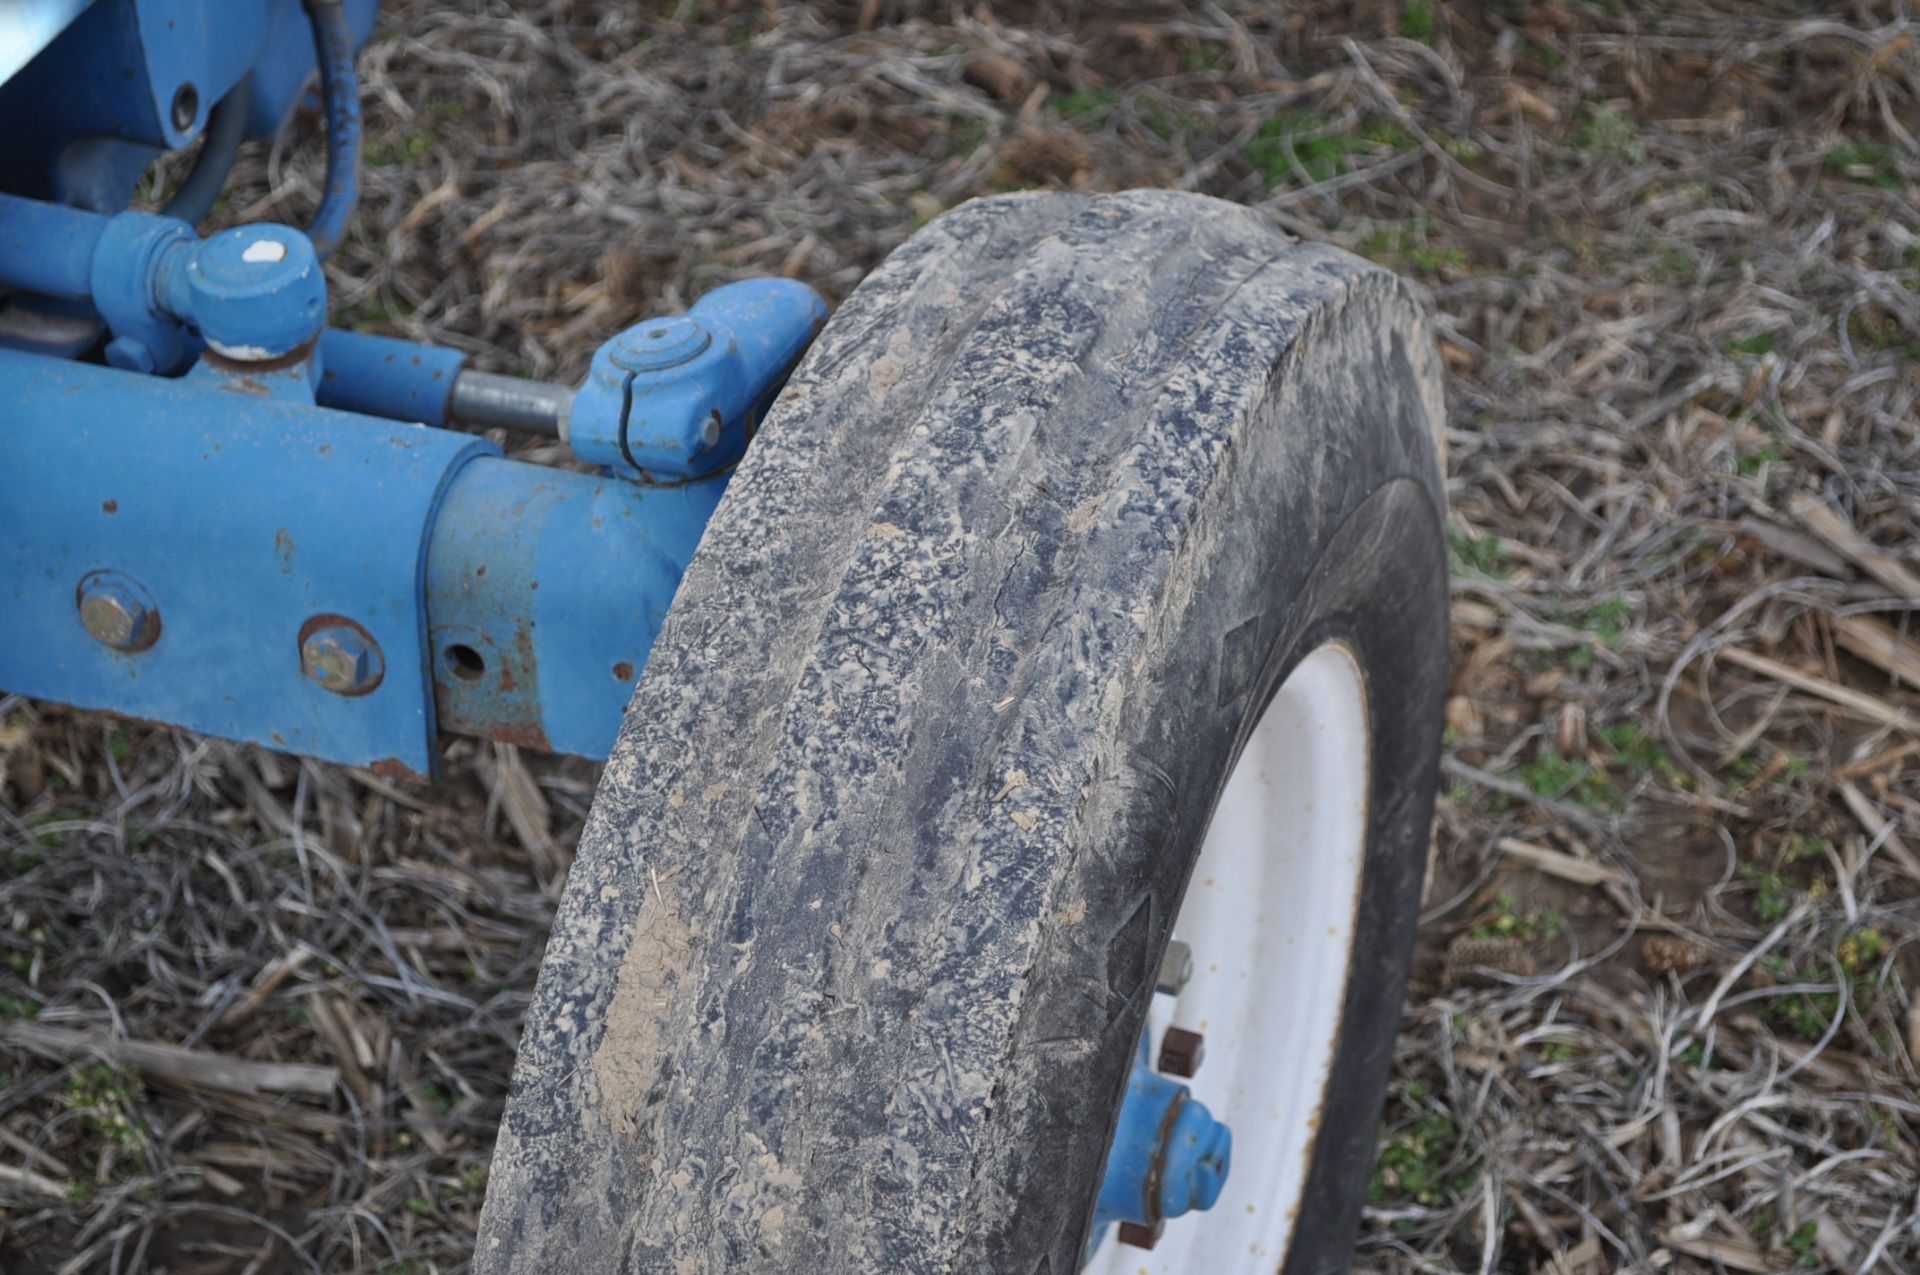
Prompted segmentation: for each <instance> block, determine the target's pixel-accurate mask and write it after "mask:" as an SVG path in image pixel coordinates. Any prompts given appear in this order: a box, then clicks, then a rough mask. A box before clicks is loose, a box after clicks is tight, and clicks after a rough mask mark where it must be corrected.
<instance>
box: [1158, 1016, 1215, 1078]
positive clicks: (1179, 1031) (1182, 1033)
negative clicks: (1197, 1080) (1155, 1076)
mask: <svg viewBox="0 0 1920 1275" xmlns="http://www.w3.org/2000/svg"><path fill="white" fill-rule="evenodd" d="M1206 1052H1207V1046H1206V1041H1205V1040H1203V1039H1202V1038H1201V1036H1200V1033H1199V1032H1190V1031H1188V1030H1187V1029H1186V1028H1184V1027H1169V1028H1167V1030H1166V1034H1165V1035H1163V1036H1161V1037H1160V1063H1159V1066H1158V1067H1157V1068H1156V1070H1159V1071H1162V1072H1165V1073H1166V1074H1167V1075H1169V1076H1179V1077H1181V1078H1182V1079H1184V1080H1191V1079H1193V1073H1194V1072H1196V1071H1199V1070H1200V1062H1201V1060H1202V1059H1203V1058H1205V1057H1206Z"/></svg>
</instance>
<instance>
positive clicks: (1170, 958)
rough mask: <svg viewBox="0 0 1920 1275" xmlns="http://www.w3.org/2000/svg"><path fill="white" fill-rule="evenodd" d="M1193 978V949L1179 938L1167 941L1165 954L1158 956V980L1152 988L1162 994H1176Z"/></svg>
mask: <svg viewBox="0 0 1920 1275" xmlns="http://www.w3.org/2000/svg"><path fill="white" fill-rule="evenodd" d="M1192 979H1193V949H1192V948H1190V947H1188V946H1187V945H1186V944H1185V943H1182V942H1181V941H1180V940H1179V939H1172V940H1170V941H1169V942H1168V943H1167V954H1166V955H1165V956H1163V957H1161V958H1160V980H1159V981H1158V982H1157V983H1155V984H1154V985H1153V990H1154V991H1156V992H1159V993H1160V994H1161V995H1162V996H1178V995H1179V994H1180V993H1181V992H1182V991H1184V990H1185V989H1186V986H1187V984H1188V983H1189V982H1190V981H1192Z"/></svg>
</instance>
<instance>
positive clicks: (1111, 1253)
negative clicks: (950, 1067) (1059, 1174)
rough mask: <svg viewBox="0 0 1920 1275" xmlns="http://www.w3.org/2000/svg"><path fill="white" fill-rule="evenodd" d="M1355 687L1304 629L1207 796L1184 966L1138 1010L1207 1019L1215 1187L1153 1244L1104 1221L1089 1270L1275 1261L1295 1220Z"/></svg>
mask: <svg viewBox="0 0 1920 1275" xmlns="http://www.w3.org/2000/svg"><path fill="white" fill-rule="evenodd" d="M1369 751H1370V749H1369V737H1368V726H1367V702H1366V689H1365V683H1364V681H1363V678H1362V675H1361V672H1360V666H1359V664H1358V662H1357V661H1356V660H1355V659H1354V656H1353V653H1352V651H1351V650H1349V649H1348V648H1347V647H1346V646H1344V645H1342V644H1339V643H1329V644H1327V645H1325V646H1322V647H1319V648H1317V649H1315V650H1314V651H1313V653H1312V654H1310V655H1308V656H1307V657H1306V658H1305V659H1304V660H1302V661H1301V662H1300V663H1299V665H1298V666H1296V667H1295V669H1294V671H1293V673H1292V675H1291V676H1289V677H1288V678H1287V680H1286V682H1285V683H1284V684H1283V685H1282V686H1281V688H1280V690H1279V692H1278V693H1277V694H1276V695H1275V696H1274V698H1273V702H1272V704H1270V705H1269V706H1268V708H1267V710H1266V712H1265V713H1264V714H1263V715H1262V716H1261V718H1260V723H1259V725H1257V726H1256V727H1254V730H1253V734H1252V736H1251V737H1250V738H1249V739H1248V740H1247V746H1246V749H1245V751H1244V752H1242V754H1241V755H1240V760H1239V762H1238V763H1237V764H1236V765H1235V766H1234V770H1233V774H1232V775H1231V776H1230V777H1229V779H1228V781H1227V786H1226V790H1225V791H1224V792H1223V793H1222V794H1221V797H1220V804H1219V806H1218V808H1217V809H1216V810H1215V811H1214V816H1213V823H1212V825H1211V827H1209V828H1208V830H1207V840H1206V843H1205V844H1204V846H1203V847H1202V848H1201V851H1200V862H1199V864H1198V865H1197V866H1196V867H1195V868H1194V873H1193V879H1192V881H1191V882H1190V883H1189V884H1188V887H1187V894H1186V898H1185V899H1184V900H1183V901H1182V903H1181V906H1180V914H1179V916H1178V917H1177V918H1175V920H1174V925H1173V933H1174V937H1176V938H1179V939H1182V940H1184V941H1185V942H1186V943H1187V944H1188V945H1189V946H1191V947H1192V949H1193V967H1194V969H1193V978H1192V981H1190V982H1189V983H1188V984H1187V986H1186V988H1185V989H1184V990H1183V991H1182V992H1181V993H1180V995H1179V996H1178V997H1177V998H1175V997H1172V996H1155V997H1154V998H1153V1007H1152V1009H1151V1010H1150V1011H1149V1014H1148V1022H1149V1030H1150V1031H1151V1032H1152V1033H1153V1037H1152V1039H1153V1041H1154V1042H1155V1045H1156V1047H1157V1044H1158V1041H1159V1039H1160V1034H1161V1033H1162V1032H1163V1031H1165V1030H1166V1028H1167V1027H1168V1026H1169V1025H1172V1026H1179V1027H1185V1028H1188V1029H1190V1030H1193V1031H1198V1032H1201V1033H1203V1034H1204V1036H1205V1038H1206V1055H1205V1059H1204V1061H1203V1062H1202V1064H1201V1067H1200V1071H1199V1074H1198V1075H1197V1076H1195V1077H1194V1078H1193V1079H1192V1080H1190V1081H1188V1082H1187V1083H1188V1084H1189V1086H1190V1087H1191V1088H1192V1090H1193V1094H1194V1097H1196V1098H1198V1099H1199V1100H1200V1101H1202V1102H1204V1103H1206V1104H1207V1106H1208V1108H1209V1109H1211V1111H1212V1112H1213V1116H1214V1118H1215V1119H1216V1120H1223V1121H1225V1122H1226V1124H1227V1126H1228V1127H1229V1128H1230V1129H1232V1130H1233V1166H1232V1170H1231V1172H1230V1173H1229V1174H1228V1176H1227V1183H1226V1188H1225V1189H1224V1190H1223V1191H1222V1192H1221V1195H1220V1200H1219V1203H1217V1204H1215V1205H1214V1207H1213V1208H1212V1209H1210V1210H1207V1211H1206V1212H1196V1213H1189V1214H1187V1215H1186V1216H1184V1217H1178V1218H1174V1219H1173V1220H1171V1221H1169V1222H1168V1223H1167V1229H1166V1233H1165V1234H1164V1235H1163V1236H1161V1238H1160V1242H1159V1243H1158V1244H1157V1245H1156V1246H1155V1247H1154V1248H1153V1249H1152V1250H1151V1251H1148V1250H1143V1249H1138V1248H1132V1247H1127V1246H1122V1245H1121V1244H1120V1243H1119V1242H1118V1239H1117V1235H1116V1231H1117V1228H1113V1227H1109V1228H1108V1229H1107V1234H1106V1235H1105V1237H1104V1238H1103V1239H1102V1241H1101V1243H1100V1246H1099V1248H1097V1249H1096V1250H1095V1252H1094V1254H1093V1257H1092V1259H1091V1260H1090V1261H1089V1262H1088V1264H1087V1267H1086V1269H1087V1270H1088V1271H1092V1272H1099V1273H1101V1275H1140V1273H1142V1272H1145V1273H1148V1275H1154V1273H1158V1272H1166V1273H1168V1275H1176V1273H1177V1275H1198V1273H1199V1272H1202V1271H1205V1272H1209V1273H1210V1275H1212V1273H1216V1272H1242V1271H1244V1272H1252V1271H1264V1272H1272V1271H1275V1270H1277V1269H1278V1267H1279V1264H1280V1261H1281V1259H1282V1258H1283V1257H1284V1255H1285V1253H1286V1249H1287V1240H1288V1237H1289V1235H1290V1234H1291V1232H1292V1230H1293V1221H1294V1217H1295V1215H1296V1213H1297V1212H1298V1209H1299V1204H1300V1195H1301V1191H1302V1189H1303V1188H1304V1187H1305V1185H1306V1172H1307V1165H1308V1162H1309V1160H1310V1158H1311V1156H1312V1153H1313V1140H1314V1134H1315V1132H1316V1131H1317V1129H1318V1127H1319V1114H1320V1108H1321V1105H1322V1101H1323V1099H1324V1096H1325V1093H1326V1088H1327V1080H1328V1077H1329V1075H1330V1074H1331V1071H1332V1067H1333V1047H1334V1041H1335V1038H1336V1036H1337V1034H1338V1031H1339V1025H1340V1007H1341V1004H1342V1001H1343V1000H1344V998H1345V994H1346V985H1347V966H1348V964H1349V960H1350V956H1351V951H1352V943H1353V934H1354V928H1355V916H1356V912H1357V910H1358V907H1359V891H1360V879H1361V865H1362V863H1363V860H1364V858H1365V854H1366V829H1367V779H1368V773H1369V766H1368V760H1369Z"/></svg>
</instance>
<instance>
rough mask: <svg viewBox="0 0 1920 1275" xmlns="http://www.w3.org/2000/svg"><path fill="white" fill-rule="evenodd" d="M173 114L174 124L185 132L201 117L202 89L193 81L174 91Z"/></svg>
mask: <svg viewBox="0 0 1920 1275" xmlns="http://www.w3.org/2000/svg"><path fill="white" fill-rule="evenodd" d="M172 115H173V126H174V127H175V128H177V129H179V130H180V131H181V132H183V133H184V132H186V131H187V130H188V129H190V128H192V127H193V122H194V120H196V119H198V118H200V90H199V89H197V88H195V87H194V86H193V83H192V82H191V81H189V82H187V83H185V84H182V85H181V86H180V87H179V88H177V89H175V90H174V91H173V108H172Z"/></svg>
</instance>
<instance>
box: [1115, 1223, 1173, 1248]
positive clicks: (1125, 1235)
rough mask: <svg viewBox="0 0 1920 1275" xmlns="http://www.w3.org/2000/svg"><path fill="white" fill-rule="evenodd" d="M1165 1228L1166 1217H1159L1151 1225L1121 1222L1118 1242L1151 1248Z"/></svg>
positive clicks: (1157, 1241) (1164, 1231)
mask: <svg viewBox="0 0 1920 1275" xmlns="http://www.w3.org/2000/svg"><path fill="white" fill-rule="evenodd" d="M1166 1230H1167V1219H1165V1218H1161V1219H1160V1220H1159V1221H1157V1222H1155V1223H1154V1224H1153V1225H1152V1226H1142V1225H1141V1224H1140V1223H1138V1222H1122V1223H1121V1224H1120V1242H1121V1243H1122V1244H1131V1245H1132V1246H1133V1247H1135V1248H1152V1247H1153V1246H1154V1245H1155V1244H1158V1243H1159V1242H1160V1237H1161V1236H1162V1235H1164V1234H1166Z"/></svg>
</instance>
